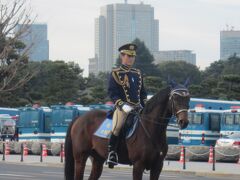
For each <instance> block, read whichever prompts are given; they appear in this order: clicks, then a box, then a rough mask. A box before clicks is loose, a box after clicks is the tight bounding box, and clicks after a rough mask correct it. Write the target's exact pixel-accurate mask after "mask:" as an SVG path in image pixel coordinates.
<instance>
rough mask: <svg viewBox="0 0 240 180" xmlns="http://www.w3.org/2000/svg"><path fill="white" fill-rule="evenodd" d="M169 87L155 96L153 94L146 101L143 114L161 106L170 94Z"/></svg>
mask: <svg viewBox="0 0 240 180" xmlns="http://www.w3.org/2000/svg"><path fill="white" fill-rule="evenodd" d="M170 90H171V89H170V87H166V88H164V89H161V90H160V91H159V92H158V93H157V94H155V95H154V96H153V97H152V98H151V99H150V100H148V101H147V103H146V105H145V107H144V108H143V111H142V112H143V113H149V112H151V111H152V110H153V108H155V107H156V106H157V105H159V104H161V103H162V102H163V101H165V100H166V96H168V95H169V93H170Z"/></svg>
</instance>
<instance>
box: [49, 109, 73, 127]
mask: <svg viewBox="0 0 240 180" xmlns="http://www.w3.org/2000/svg"><path fill="white" fill-rule="evenodd" d="M73 115H74V114H73V110H72V109H55V110H53V111H52V125H53V126H68V125H69V123H70V122H71V121H72V119H73Z"/></svg>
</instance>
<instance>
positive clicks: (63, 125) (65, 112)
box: [51, 105, 90, 142]
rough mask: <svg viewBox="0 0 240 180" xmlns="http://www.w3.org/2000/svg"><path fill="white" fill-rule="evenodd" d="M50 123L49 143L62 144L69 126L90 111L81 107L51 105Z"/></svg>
mask: <svg viewBox="0 0 240 180" xmlns="http://www.w3.org/2000/svg"><path fill="white" fill-rule="evenodd" d="M51 109H52V121H51V142H64V141H65V136H66V132H67V129H68V126H69V124H70V123H71V122H72V120H74V119H75V118H77V117H78V116H81V115H83V114H84V113H86V112H87V111H89V110H90V108H89V107H83V106H81V105H53V106H51Z"/></svg>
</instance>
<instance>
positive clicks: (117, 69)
mask: <svg viewBox="0 0 240 180" xmlns="http://www.w3.org/2000/svg"><path fill="white" fill-rule="evenodd" d="M119 70H120V68H113V69H112V71H114V72H115V71H119Z"/></svg>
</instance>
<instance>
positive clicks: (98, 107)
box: [89, 104, 114, 111]
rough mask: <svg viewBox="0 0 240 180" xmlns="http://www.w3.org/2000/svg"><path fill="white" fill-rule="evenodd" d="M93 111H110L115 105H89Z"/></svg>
mask: <svg viewBox="0 0 240 180" xmlns="http://www.w3.org/2000/svg"><path fill="white" fill-rule="evenodd" d="M89 107H90V108H91V109H99V110H103V111H109V110H112V109H113V107H114V105H109V104H91V105H89Z"/></svg>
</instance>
